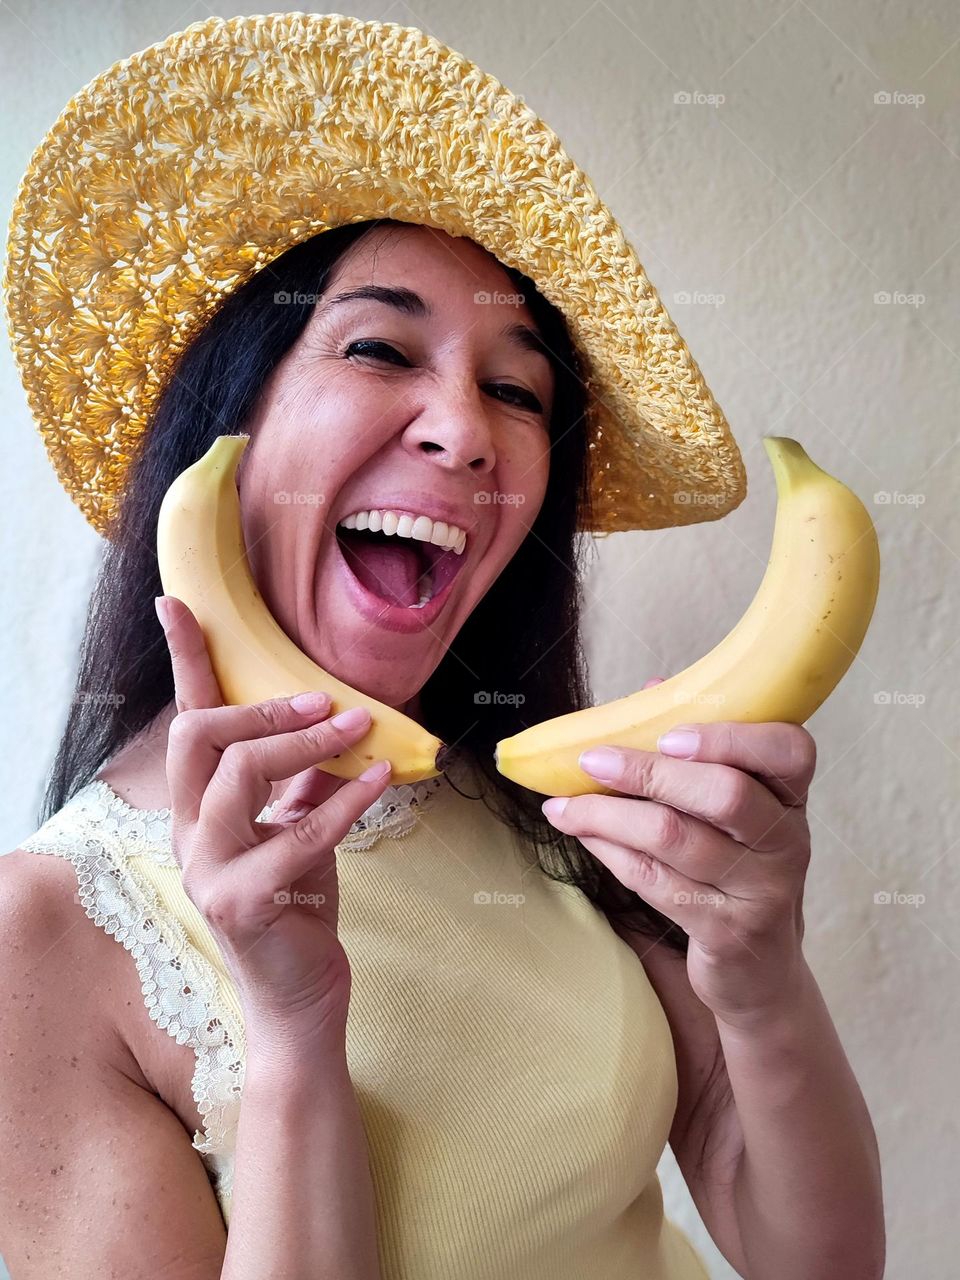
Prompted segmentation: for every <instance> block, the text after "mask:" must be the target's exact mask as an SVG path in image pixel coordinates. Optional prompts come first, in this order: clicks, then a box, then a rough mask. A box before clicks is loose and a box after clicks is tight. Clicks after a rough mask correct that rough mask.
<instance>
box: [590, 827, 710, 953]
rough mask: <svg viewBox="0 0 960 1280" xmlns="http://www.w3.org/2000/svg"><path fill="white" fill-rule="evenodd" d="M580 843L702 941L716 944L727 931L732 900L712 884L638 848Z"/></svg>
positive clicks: (603, 842) (598, 839) (599, 840)
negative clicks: (727, 919)
mask: <svg viewBox="0 0 960 1280" xmlns="http://www.w3.org/2000/svg"><path fill="white" fill-rule="evenodd" d="M580 843H581V844H582V845H583V846H584V847H585V848H587V849H589V851H590V852H591V853H592V854H593V855H594V857H596V858H598V859H599V860H600V861H601V862H602V863H603V865H604V866H605V867H608V868H609V870H610V871H611V872H612V873H613V875H615V876H616V877H617V879H618V880H619V881H620V883H621V884H623V885H625V886H626V887H627V888H628V889H632V890H633V892H634V893H637V894H639V895H640V897H641V898H643V900H644V902H649V904H650V905H651V906H652V907H654V908H656V910H657V911H659V912H660V914H661V915H663V916H666V918H667V919H668V920H672V921H673V923H674V924H678V925H679V926H680V928H681V929H683V930H684V931H685V932H686V933H688V934H689V935H690V937H691V938H695V939H696V940H697V941H698V942H703V943H706V942H708V941H713V940H714V939H715V938H717V937H718V936H719V935H720V930H721V929H722V928H723V929H724V932H725V928H724V926H723V925H722V922H723V921H725V920H726V918H727V916H728V914H729V907H730V899H728V897H727V895H726V894H725V893H723V891H722V890H720V889H717V888H716V887H715V886H714V885H711V884H699V883H698V882H697V881H696V880H691V879H690V878H689V877H687V876H684V875H681V874H680V873H679V872H677V871H675V870H674V869H673V868H672V867H669V866H667V865H666V864H664V863H662V862H660V861H658V859H656V858H654V857H651V856H650V855H649V854H648V853H646V852H643V851H642V850H638V849H635V848H626V847H625V846H624V845H621V844H617V843H616V842H615V841H611V840H604V839H602V838H601V837H599V836H587V837H586V838H585V839H582V840H581V841H580Z"/></svg>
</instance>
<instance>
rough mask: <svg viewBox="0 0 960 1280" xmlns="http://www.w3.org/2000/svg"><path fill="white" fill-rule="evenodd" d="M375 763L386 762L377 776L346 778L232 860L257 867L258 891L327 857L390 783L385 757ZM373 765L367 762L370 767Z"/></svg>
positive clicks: (271, 889) (273, 888) (270, 891)
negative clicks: (329, 793)
mask: <svg viewBox="0 0 960 1280" xmlns="http://www.w3.org/2000/svg"><path fill="white" fill-rule="evenodd" d="M376 763H379V764H383V765H386V766H387V767H386V770H385V772H384V773H382V774H381V775H380V776H379V777H376V778H372V779H364V778H363V777H360V778H351V779H348V780H347V781H346V782H345V783H344V785H343V786H342V787H341V788H340V789H339V790H338V791H336V792H335V793H334V794H333V795H332V796H330V797H328V799H326V800H324V801H323V803H322V804H319V805H316V806H315V807H314V808H313V809H311V810H310V812H309V813H307V814H306V815H305V816H304V817H303V818H301V819H300V820H299V821H298V822H294V823H291V824H290V825H289V826H287V827H284V828H283V830H282V831H279V832H278V833H277V834H275V835H273V836H271V838H270V839H269V840H268V841H266V842H265V843H264V844H262V845H260V846H258V847H257V848H254V849H247V850H245V851H244V852H243V853H242V854H241V855H240V857H239V859H236V860H235V861H237V862H238V863H241V864H242V863H244V862H246V863H247V864H248V865H251V864H252V865H254V866H255V867H256V870H257V875H258V877H260V881H259V882H260V885H261V890H260V892H261V893H262V894H265V895H266V897H267V898H268V899H269V898H270V897H271V896H272V895H274V894H275V893H277V892H278V891H279V890H280V889H285V888H286V887H287V886H288V885H291V884H295V883H296V882H297V881H298V880H300V879H302V877H303V876H306V875H308V874H309V873H310V872H311V871H314V870H316V868H317V864H318V863H319V862H321V861H322V860H323V859H324V858H327V857H329V853H330V850H332V849H334V848H335V847H336V846H337V845H338V844H339V843H340V842H341V841H342V840H343V838H344V837H345V836H346V834H347V832H348V831H349V830H350V828H351V827H352V826H353V824H354V823H355V822H356V820H357V819H358V818H359V817H360V816H361V815H362V814H364V813H366V811H367V809H369V808H370V806H371V805H372V804H373V803H374V801H376V800H377V799H378V797H380V796H381V795H383V792H384V791H385V790H386V788H387V787H388V786H389V785H390V774H391V770H390V765H389V761H386V760H384V761H378V762H376ZM374 767H375V766H374V765H371V766H370V769H371V771H372V770H373V768H374Z"/></svg>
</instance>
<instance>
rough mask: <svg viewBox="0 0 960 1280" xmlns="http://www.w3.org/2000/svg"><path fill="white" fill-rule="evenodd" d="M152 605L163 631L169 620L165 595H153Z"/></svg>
mask: <svg viewBox="0 0 960 1280" xmlns="http://www.w3.org/2000/svg"><path fill="white" fill-rule="evenodd" d="M153 607H154V608H155V609H156V611H157V617H158V618H159V619H160V625H161V627H163V629H164V631H166V629H167V623H168V622H169V621H170V614H169V610H168V608H167V597H166V596H154V598H153Z"/></svg>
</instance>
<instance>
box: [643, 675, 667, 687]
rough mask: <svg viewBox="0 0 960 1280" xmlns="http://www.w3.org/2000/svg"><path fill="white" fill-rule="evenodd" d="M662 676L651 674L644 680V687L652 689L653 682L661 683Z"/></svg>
mask: <svg viewBox="0 0 960 1280" xmlns="http://www.w3.org/2000/svg"><path fill="white" fill-rule="evenodd" d="M665 678H666V677H664V676H651V677H650V679H649V680H646V681H644V684H643V688H644V689H652V688H653V686H654V685H655V684H663V682H664V679H665Z"/></svg>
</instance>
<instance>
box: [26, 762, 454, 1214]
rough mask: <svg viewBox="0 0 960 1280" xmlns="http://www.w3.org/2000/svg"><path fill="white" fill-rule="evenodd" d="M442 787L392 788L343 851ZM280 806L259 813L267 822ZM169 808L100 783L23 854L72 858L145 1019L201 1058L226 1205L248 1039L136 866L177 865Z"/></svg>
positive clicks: (210, 1154)
mask: <svg viewBox="0 0 960 1280" xmlns="http://www.w3.org/2000/svg"><path fill="white" fill-rule="evenodd" d="M442 785H443V775H442V774H441V775H438V776H437V777H435V778H427V779H425V780H424V781H422V782H415V783H401V784H399V785H397V786H391V787H388V788H387V790H386V791H385V792H384V793H383V795H382V796H381V797H380V798H379V799H378V800H377V801H375V802H374V803H373V804H372V805H371V806H370V808H369V809H367V810H366V811H365V812H364V813H363V814H362V816H361V817H360V818H358V819H357V821H356V822H355V823H354V824H353V826H352V827H351V829H350V831H349V832H348V833H347V835H346V836H345V837H344V839H343V840H341V841H340V843H339V844H338V845H337V848H338V849H343V848H357V849H367V848H369V847H370V846H371V845H372V844H374V843H375V841H377V840H378V839H379V838H380V837H381V836H384V835H386V836H391V837H396V836H399V835H402V834H403V833H404V832H405V831H409V830H410V829H411V828H412V827H413V826H415V825H416V823H417V821H418V818H419V815H420V813H421V811H422V810H423V809H424V808H425V807H427V805H428V804H429V802H430V799H431V797H432V796H434V795H435V794H436V793H437V791H438V790H439V789H440V787H441V786H442ZM275 808H276V804H275V803H274V804H273V805H267V806H266V807H265V808H264V809H262V810H261V812H260V815H259V816H258V819H257V821H258V822H264V821H269V814H270V813H271V812H272V811H273V810H274V809H275ZM170 817H171V814H170V809H169V808H164V809H136V808H134V807H133V806H132V805H130V804H128V803H127V802H126V801H125V800H124V799H122V797H120V796H119V795H118V794H117V793H116V792H115V791H114V790H113V788H112V787H111V786H110V785H109V784H108V783H106V782H104V781H103V780H102V779H100V778H96V779H94V780H93V781H91V782H89V783H87V784H86V786H84V787H83V788H81V790H79V791H78V792H77V793H76V794H75V795H74V796H73V797H72V798H71V799H70V800H69V801H67V803H66V804H65V805H64V806H63V808H61V809H60V810H59V811H58V812H57V813H55V814H53V815H52V816H51V817H50V818H49V819H48V820H47V821H46V822H45V823H44V824H43V826H41V827H40V829H39V830H38V831H37V832H36V833H35V834H34V835H32V836H30V837H29V838H28V839H26V840H24V841H22V843H21V845H20V848H22V849H24V850H26V851H28V852H34V853H53V854H55V855H58V856H60V857H65V858H67V859H69V860H70V861H71V862H72V864H73V866H74V869H75V871H76V874H77V882H78V886H79V893H78V897H79V900H80V902H81V904H82V906H83V909H84V911H85V912H86V914H87V915H88V916H89V917H90V919H91V920H93V922H94V923H95V924H96V925H98V926H99V927H100V928H102V929H104V930H105V931H106V932H107V933H108V934H111V935H112V936H113V937H115V938H116V939H117V941H118V942H119V943H121V944H122V945H123V946H124V947H125V948H126V950H127V951H129V952H130V954H131V955H132V956H133V959H134V961H135V963H136V966H137V972H138V974H139V976H140V981H141V987H142V991H143V997H144V1003H145V1005H146V1008H147V1012H148V1013H149V1015H150V1017H151V1018H152V1019H153V1021H154V1022H156V1023H157V1025H158V1026H160V1027H162V1028H163V1029H164V1030H166V1031H167V1032H168V1034H169V1035H171V1036H173V1038H174V1039H175V1040H176V1041H177V1043H178V1044H189V1045H191V1046H192V1048H193V1050H194V1053H195V1055H196V1067H195V1069H194V1073H193V1080H192V1091H193V1097H194V1099H195V1101H196V1104H197V1109H198V1111H199V1112H200V1115H201V1117H202V1118H203V1130H202V1131H198V1132H196V1133H195V1134H194V1139H193V1146H194V1147H195V1148H196V1150H197V1151H198V1152H200V1153H201V1156H202V1158H203V1161H204V1164H205V1166H206V1168H207V1171H208V1174H209V1177H210V1180H211V1182H212V1184H213V1187H214V1190H215V1192H216V1194H217V1196H218V1198H220V1199H222V1198H223V1197H225V1196H229V1195H230V1194H231V1192H232V1187H233V1148H234V1142H235V1135H236V1125H237V1119H238V1113H239V1107H240V1097H241V1093H242V1088H243V1076H244V1043H245V1042H244V1034H243V1028H242V1026H240V1025H238V1024H237V1021H236V1019H235V1018H234V1016H233V1015H232V1013H231V1012H230V1010H229V1009H228V1008H227V1007H226V1006H225V1005H224V1004H223V1003H222V1002H221V1001H220V1000H219V998H218V989H217V978H216V975H215V973H214V970H213V967H212V966H211V965H210V963H209V962H208V960H207V959H206V957H205V956H203V955H201V954H200V952H199V951H197V949H196V948H195V947H194V946H193V945H192V944H191V943H190V940H189V938H188V937H187V935H186V933H185V931H184V928H183V925H182V924H181V923H180V921H179V920H178V919H177V918H176V916H175V915H174V914H173V913H172V912H170V911H169V910H168V909H167V908H166V907H165V906H164V905H163V904H162V903H161V902H159V901H158V900H157V895H156V893H155V891H154V888H153V885H152V884H151V883H150V882H149V880H147V879H146V878H145V877H143V876H141V875H139V874H137V871H136V868H135V865H131V864H130V863H129V862H128V859H129V858H131V857H146V858H149V859H151V860H152V861H153V862H157V863H160V864H162V865H165V866H177V865H178V864H177V861H176V859H175V858H174V856H173V853H172V850H171V847H170Z"/></svg>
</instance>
